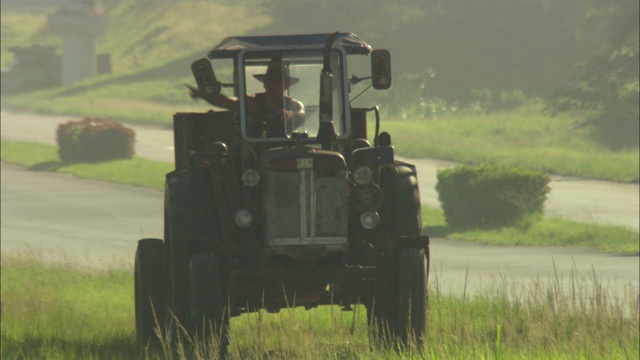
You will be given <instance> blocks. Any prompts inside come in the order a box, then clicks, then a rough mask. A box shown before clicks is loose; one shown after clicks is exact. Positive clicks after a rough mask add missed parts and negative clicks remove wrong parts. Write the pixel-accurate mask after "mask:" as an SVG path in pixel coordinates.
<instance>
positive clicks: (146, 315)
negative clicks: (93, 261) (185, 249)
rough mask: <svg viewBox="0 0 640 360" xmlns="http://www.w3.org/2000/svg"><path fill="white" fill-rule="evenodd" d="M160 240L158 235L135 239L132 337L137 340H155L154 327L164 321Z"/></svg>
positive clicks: (161, 248)
mask: <svg viewBox="0 0 640 360" xmlns="http://www.w3.org/2000/svg"><path fill="white" fill-rule="evenodd" d="M163 260H164V244H163V242H162V240H160V239H142V240H140V241H138V248H137V249H136V257H135V268H134V284H135V285H134V287H135V306H136V337H137V339H138V343H139V344H141V345H143V346H146V345H154V344H157V343H158V341H159V338H158V336H156V334H155V329H156V327H157V326H158V325H159V324H164V307H165V300H164V262H163Z"/></svg>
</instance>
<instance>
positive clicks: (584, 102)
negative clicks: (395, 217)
mask: <svg viewBox="0 0 640 360" xmlns="http://www.w3.org/2000/svg"><path fill="white" fill-rule="evenodd" d="M69 1H71V0H67V1H63V0H55V1H54V0H47V1H44V0H41V1H38V0H5V1H3V2H2V14H3V15H2V44H1V50H2V59H1V60H2V67H3V69H8V68H11V67H12V65H15V59H14V56H13V53H12V51H11V50H10V48H11V47H14V46H23V47H26V46H31V45H43V46H54V47H56V48H57V49H60V48H61V44H62V39H61V37H60V36H58V35H56V34H54V33H52V32H51V31H50V30H49V29H48V27H47V14H50V13H52V12H53V11H54V10H55V9H56V7H57V6H59V5H62V4H65V3H68V2H69ZM100 4H101V8H102V9H103V10H104V13H105V14H106V15H107V17H108V25H107V30H106V33H105V34H104V35H102V36H101V37H100V38H98V40H97V51H98V53H104V54H109V56H110V59H111V65H112V73H111V74H110V75H108V76H102V77H101V78H100V79H99V80H96V81H95V82H94V83H91V84H87V86H84V87H78V86H76V87H73V86H72V87H69V88H68V89H65V90H64V91H61V92H57V93H56V96H76V95H78V94H80V93H84V94H85V95H86V94H87V93H90V92H95V91H96V89H98V88H99V89H101V90H100V91H101V95H100V96H103V97H105V95H106V97H107V98H111V97H114V96H112V95H110V94H107V92H108V89H109V88H110V87H114V86H116V87H117V86H122V85H125V84H127V88H126V90H123V89H122V88H120V89H119V90H117V91H115V90H114V93H118V94H123V93H124V94H127V96H128V98H129V99H131V98H138V97H143V98H144V100H145V101H152V102H162V103H165V104H186V103H188V102H189V101H190V100H189V99H188V97H186V96H185V95H184V94H185V91H184V87H183V85H182V84H183V83H184V82H191V81H192V80H191V74H190V72H189V65H190V63H191V62H192V61H193V60H194V59H197V58H199V57H202V56H204V55H205V54H206V53H207V52H208V50H210V49H211V48H212V47H213V46H215V45H216V44H217V43H218V42H219V41H221V40H222V39H223V38H225V37H227V36H234V35H247V34H286V33H316V32H334V31H338V30H339V31H348V32H353V33H355V34H357V35H358V36H360V37H361V38H362V39H363V40H365V41H366V42H368V43H369V44H371V45H372V46H373V47H374V48H387V49H389V50H390V51H391V53H392V68H393V72H394V85H393V91H390V92H376V93H375V94H374V93H373V92H370V93H371V94H368V96H373V97H375V99H374V100H375V101H376V102H378V103H380V104H382V105H383V108H384V109H385V110H386V111H388V112H389V113H391V114H393V115H392V117H393V116H395V117H402V118H406V117H414V118H428V117H429V116H432V115H438V114H440V113H443V112H446V111H451V110H452V109H453V110H455V109H459V108H467V109H473V110H474V111H485V112H486V111H492V110H495V109H499V108H509V107H517V106H520V105H522V104H523V103H525V102H526V101H528V100H531V99H543V100H545V101H546V102H547V103H548V104H550V105H553V106H555V108H556V109H562V110H566V109H567V108H579V109H580V110H585V109H586V110H588V111H594V110H595V111H600V112H602V111H605V112H606V111H609V113H608V114H604V115H602V114H595V115H594V114H590V115H589V116H591V117H589V116H585V119H586V120H585V121H586V122H587V123H589V122H590V123H591V124H592V125H594V126H596V127H597V126H599V127H600V128H601V130H602V129H605V130H602V131H609V130H608V129H609V128H611V126H609V124H610V123H615V124H621V125H620V126H617V127H618V128H619V129H618V130H616V131H615V132H614V133H613V134H610V135H606V136H603V139H605V140H606V141H609V142H611V143H617V142H619V141H620V139H623V138H624V137H625V134H631V135H630V136H628V138H629V139H626V140H624V141H625V142H630V145H631V146H637V138H638V136H637V133H638V130H637V129H638V119H637V118H638V115H637V114H638V110H637V109H638V106H637V103H638V101H637V97H638V96H637V94H638V66H637V64H638V28H639V26H638V17H639V15H638V1H637V0H482V1H479V0H475V1H472V0H458V1H450V0H398V1H383V0H324V1H317V0H295V1H293V0H235V1H231V0H222V1H205V0H153V1H151V0H146V1H144V0H139V1H134V0H103V1H101V2H100ZM27 12H31V13H30V14H29V15H25V14H28V13H27ZM58 52H60V50H58ZM135 59H138V60H135ZM160 80H162V81H164V83H160V82H159V81H160ZM129 84H135V86H137V87H138V88H139V89H142V88H144V91H139V90H137V89H136V88H135V87H134V86H130V85H129ZM154 88H157V89H159V88H162V89H163V90H164V92H160V91H159V90H153V89H154ZM114 89H115V88H114ZM3 90H4V89H3ZM142 93H144V95H143V94H142ZM3 95H4V94H3ZM609 108H610V109H609ZM607 109H609V110H607ZM612 109H613V110H612ZM620 109H623V110H620ZM52 110H54V109H52ZM620 112H622V114H618V113H620ZM618 118H619V119H618ZM603 119H604V120H603ZM603 123H604V124H603ZM623 123H624V124H623ZM607 136H608V138H607ZM607 139H608V140H607ZM634 139H635V141H634ZM625 146H626V145H625Z"/></svg>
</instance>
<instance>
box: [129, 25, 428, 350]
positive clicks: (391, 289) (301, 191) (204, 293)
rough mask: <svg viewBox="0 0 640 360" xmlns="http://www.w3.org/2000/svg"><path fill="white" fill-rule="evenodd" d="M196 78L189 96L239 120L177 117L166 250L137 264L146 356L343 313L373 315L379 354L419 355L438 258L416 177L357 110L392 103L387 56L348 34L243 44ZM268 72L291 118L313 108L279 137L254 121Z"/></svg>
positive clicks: (151, 249)
mask: <svg viewBox="0 0 640 360" xmlns="http://www.w3.org/2000/svg"><path fill="white" fill-rule="evenodd" d="M367 57H368V58H370V60H369V59H367ZM352 58H357V59H365V61H364V62H363V61H360V63H364V64H365V66H364V67H363V68H364V71H363V72H365V74H364V75H361V76H360V77H358V76H356V75H355V74H353V75H352V74H350V71H349V67H348V65H349V61H350V60H352ZM274 59H277V62H275V64H276V65H274V66H277V67H278V68H277V69H276V68H272V65H273V64H274ZM353 61H354V64H355V60H353ZM214 65H215V68H216V71H215V72H214ZM191 70H192V72H193V75H194V78H195V82H196V84H197V87H195V86H191V87H190V88H191V90H192V96H196V97H200V98H202V99H212V98H215V97H216V96H217V97H222V96H224V98H226V99H233V101H234V104H236V105H237V106H236V107H235V108H231V109H224V108H217V107H216V106H212V108H211V109H210V110H208V111H207V112H203V113H195V112H191V113H180V112H178V113H176V114H174V116H173V129H174V145H175V170H173V171H172V172H170V173H168V174H167V175H166V182H165V192H164V194H165V199H164V239H149V238H146V239H142V240H139V241H138V245H137V250H136V255H135V274H134V277H135V313H136V317H135V318H136V333H137V338H138V341H139V342H140V343H141V344H149V343H153V342H154V341H157V334H158V333H162V332H163V331H164V332H167V331H169V329H171V328H174V329H175V328H179V329H183V330H184V331H186V332H188V334H189V335H190V336H194V337H197V338H198V339H205V338H209V337H212V338H214V339H218V341H219V343H220V344H221V348H222V349H223V350H221V351H222V352H224V351H225V350H224V349H226V347H227V344H228V343H229V326H230V319H231V318H232V317H235V316H240V315H242V314H246V313H251V312H258V311H266V312H270V313H272V312H278V311H280V310H281V309H286V308H291V307H304V308H305V309H311V308H314V307H318V306H324V305H332V306H339V307H341V308H342V309H343V310H347V311H349V310H350V311H354V306H363V307H364V308H365V309H366V312H367V321H368V326H369V330H370V332H371V334H373V336H372V338H374V339H377V340H380V341H390V342H393V343H400V344H404V345H408V344H414V345H417V346H418V347H422V346H423V344H424V336H425V331H426V330H425V329H426V326H427V323H426V322H427V310H428V289H427V284H428V276H429V263H430V258H429V237H428V236H427V235H423V234H422V215H421V205H420V191H419V187H418V180H417V173H416V168H415V166H414V165H412V164H409V163H407V162H404V161H400V160H398V159H396V158H395V157H394V146H393V145H392V142H391V135H390V134H389V133H388V132H381V131H380V111H379V108H378V107H377V106H373V107H352V105H351V104H352V102H353V100H354V98H355V97H356V96H355V95H352V91H353V92H354V93H355V90H354V89H355V88H356V87H357V86H358V84H361V85H360V86H363V87H364V85H368V86H366V88H365V89H364V90H362V92H361V93H360V94H362V93H363V92H364V91H366V90H368V89H370V88H371V87H373V88H374V89H376V90H385V89H389V88H390V86H391V59H390V54H389V52H388V51H387V50H372V48H371V46H369V45H368V44H367V43H365V42H364V41H363V40H361V39H360V38H359V37H358V36H356V35H354V34H353V33H346V32H336V33H327V34H296V35H277V36H240V37H229V38H226V39H224V40H223V41H222V42H221V43H220V44H219V45H217V46H216V47H215V48H213V50H211V51H210V52H209V53H208V54H207V57H205V58H202V59H199V60H196V61H194V62H193V63H192V65H191ZM272 70H274V71H273V73H275V74H277V75H278V76H281V77H283V79H281V80H282V81H285V80H286V81H287V82H288V83H289V84H288V85H289V86H287V87H284V92H283V94H282V95H281V96H282V97H283V100H285V101H282V102H281V104H282V103H287V101H286V100H288V99H296V103H297V104H303V106H304V109H303V111H301V110H302V109H300V106H298V109H296V113H295V114H294V115H295V116H287V115H286V114H285V115H284V116H282V117H281V118H280V119H278V121H277V124H276V126H274V125H273V124H267V122H266V121H264V119H265V117H264V116H261V114H260V112H261V111H264V106H262V107H261V106H258V107H256V106H251V104H252V100H251V99H252V96H251V94H253V93H255V92H259V91H260V90H261V88H262V87H266V85H265V83H264V82H261V81H260V80H261V76H264V74H265V73H268V72H270V71H272ZM276 70H277V71H276ZM285 77H286V79H284V78H285ZM292 79H295V83H296V84H295V85H293V84H292V82H294V81H292ZM262 80H264V79H262ZM194 93H195V94H194ZM225 94H226V95H225ZM358 96H359V95H358ZM212 103H213V102H212ZM291 113H292V111H289V115H291ZM370 113H373V114H374V115H375V122H373V121H370V122H371V123H372V124H370V123H369V121H367V115H368V114H370ZM367 125H369V126H367ZM371 125H374V126H371ZM278 126H280V128H278V129H276V128H277V127H278ZM159 329H160V330H161V331H160V332H158V330H159Z"/></svg>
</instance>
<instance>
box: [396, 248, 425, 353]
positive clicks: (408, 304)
mask: <svg viewBox="0 0 640 360" xmlns="http://www.w3.org/2000/svg"><path fill="white" fill-rule="evenodd" d="M428 266H429V264H428V263H427V257H426V254H425V250H424V249H419V248H414V247H408V248H401V249H399V250H398V255H397V257H396V272H397V286H398V288H397V298H396V318H395V325H396V334H397V337H398V340H400V342H401V343H402V344H403V345H404V346H415V348H416V349H418V350H420V349H422V347H423V346H424V335H425V331H426V327H427V307H428V301H429V300H428V289H427V268H428Z"/></svg>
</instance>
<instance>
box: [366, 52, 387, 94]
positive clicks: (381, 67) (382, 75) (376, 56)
mask: <svg viewBox="0 0 640 360" xmlns="http://www.w3.org/2000/svg"><path fill="white" fill-rule="evenodd" d="M371 82H372V84H373V88H374V89H376V90H386V89H388V88H390V87H391V53H389V51H388V50H373V52H372V53H371Z"/></svg>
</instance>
